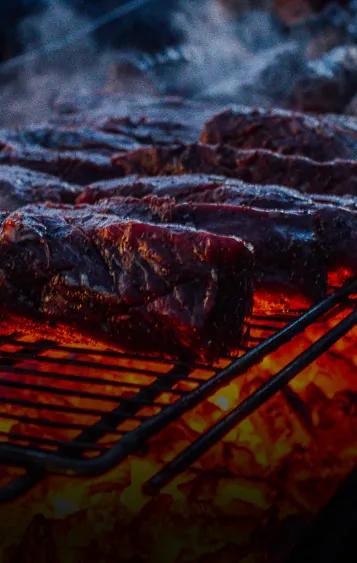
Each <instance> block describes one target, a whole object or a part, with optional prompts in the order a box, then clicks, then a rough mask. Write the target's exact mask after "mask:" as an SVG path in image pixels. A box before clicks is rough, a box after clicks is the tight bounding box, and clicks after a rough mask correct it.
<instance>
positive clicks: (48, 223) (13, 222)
mask: <svg viewBox="0 0 357 563" xmlns="http://www.w3.org/2000/svg"><path fill="white" fill-rule="evenodd" d="M1 216H2V225H1V234H0V261H1V276H0V303H1V311H2V312H3V313H10V314H15V315H16V314H21V315H25V316H27V317H28V318H30V319H31V318H33V319H35V320H36V319H38V320H40V321H43V322H56V323H63V324H65V325H67V326H70V327H72V328H74V329H80V330H82V331H84V333H88V334H90V335H92V336H94V337H96V338H98V339H100V340H102V341H109V342H112V343H115V344H116V345H117V346H120V347H123V348H125V349H127V350H132V351H135V352H146V353H151V354H165V355H167V356H173V357H177V356H179V357H181V358H184V359H189V360H192V359H199V360H202V361H212V360H214V359H215V358H218V357H219V356H220V355H222V354H224V353H225V352H227V351H229V350H230V349H232V348H235V347H237V346H238V345H239V343H240V339H241V336H242V331H243V322H244V320H245V319H246V317H247V315H249V312H250V308H251V299H252V283H251V279H252V264H253V253H252V250H251V249H250V248H249V247H248V246H247V245H246V244H245V243H243V242H242V241H240V240H238V239H236V238H233V237H226V236H217V235H215V234H208V233H205V232H196V231H193V230H192V229H189V228H185V227H179V226H175V227H174V226H170V227H168V226H158V225H156V226H155V225H151V224H149V223H146V222H145V223H144V222H136V221H132V220H124V219H119V218H118V217H116V216H114V215H113V214H110V213H101V214H99V213H96V212H95V210H94V209H83V210H78V209H77V210H74V211H73V209H67V210H66V209H49V208H48V207H46V206H28V207H25V208H23V209H22V210H20V211H18V212H14V213H2V214H1Z"/></svg>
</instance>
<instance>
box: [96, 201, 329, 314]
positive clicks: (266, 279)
mask: <svg viewBox="0 0 357 563" xmlns="http://www.w3.org/2000/svg"><path fill="white" fill-rule="evenodd" d="M94 207H95V209H96V210H98V211H99V210H101V211H102V212H103V213H107V212H111V213H116V214H117V215H118V216H122V217H130V218H133V219H137V220H147V221H150V222H155V223H158V224H160V223H167V224H180V225H185V226H188V227H194V228H196V229H202V230H204V231H209V232H212V233H216V234H219V235H225V236H227V235H231V236H236V237H239V238H242V239H243V240H246V241H248V242H249V243H251V244H252V245H253V248H254V254H255V268H254V280H255V286H256V289H258V290H262V293H263V294H264V295H265V301H266V303H267V306H268V307H270V308H272V309H279V308H280V309H281V308H284V307H288V306H289V305H290V303H291V298H292V296H296V295H297V294H298V295H299V296H300V297H301V298H302V300H305V304H306V303H311V302H314V301H316V300H318V299H320V298H321V297H323V295H324V294H325V291H326V280H327V271H326V261H325V255H324V250H323V245H322V242H321V238H320V237H318V234H317V230H316V217H315V215H314V213H309V212H308V211H306V210H305V209H302V210H296V209H295V210H294V209H290V210H287V211H286V210H277V209H257V208H248V207H243V206H236V205H225V204H224V205H221V204H202V203H176V202H175V201H174V200H172V199H171V200H170V199H169V198H166V199H165V198H155V197H145V198H143V199H135V198H112V199H110V200H103V201H100V202H99V203H97V204H95V205H94ZM89 208H90V207H89Z"/></svg>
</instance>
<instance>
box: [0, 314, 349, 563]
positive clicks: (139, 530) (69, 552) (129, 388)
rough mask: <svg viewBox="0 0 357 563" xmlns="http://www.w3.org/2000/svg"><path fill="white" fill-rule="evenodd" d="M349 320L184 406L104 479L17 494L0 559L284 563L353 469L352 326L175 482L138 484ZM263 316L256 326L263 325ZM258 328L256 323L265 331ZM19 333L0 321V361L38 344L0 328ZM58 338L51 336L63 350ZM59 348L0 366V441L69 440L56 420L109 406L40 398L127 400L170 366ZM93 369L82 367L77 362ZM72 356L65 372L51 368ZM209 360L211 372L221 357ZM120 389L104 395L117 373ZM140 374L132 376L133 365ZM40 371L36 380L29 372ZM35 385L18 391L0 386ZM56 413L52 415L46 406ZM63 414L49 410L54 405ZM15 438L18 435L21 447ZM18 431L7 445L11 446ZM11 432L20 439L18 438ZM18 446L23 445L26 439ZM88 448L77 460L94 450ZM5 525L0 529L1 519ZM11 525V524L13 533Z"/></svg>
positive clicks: (318, 327)
mask: <svg viewBox="0 0 357 563" xmlns="http://www.w3.org/2000/svg"><path fill="white" fill-rule="evenodd" d="M347 313H348V311H347V310H340V311H339V312H338V314H337V315H335V316H331V317H329V318H325V319H324V320H323V321H321V322H319V323H316V324H315V325H313V326H311V327H310V328H308V329H307V330H306V331H305V333H304V334H303V335H299V336H297V337H295V338H294V339H293V340H292V341H290V342H289V343H288V344H286V345H284V346H283V347H282V348H280V349H279V350H278V351H276V352H275V353H273V354H271V355H270V356H269V357H266V358H265V359H264V360H263V361H262V362H261V363H260V364H259V365H257V366H255V367H254V368H252V369H250V370H249V372H247V373H246V374H245V375H244V376H240V377H237V378H236V379H235V380H234V381H232V382H231V383H229V384H228V385H226V386H225V387H223V388H221V389H220V390H219V391H218V392H216V393H215V394H214V395H213V396H211V397H210V398H209V399H208V400H205V401H203V402H202V403H200V404H199V405H198V406H197V407H196V408H194V409H193V410H191V411H189V412H186V414H184V416H182V418H181V419H180V420H179V421H176V422H174V423H172V424H170V425H169V426H167V427H166V428H165V429H164V430H162V431H161V433H160V434H157V435H156V436H154V437H153V438H151V439H150V440H149V443H148V444H143V447H142V450H141V451H139V452H137V453H136V455H132V456H130V457H129V458H128V459H126V460H125V461H123V462H121V463H120V464H119V466H118V467H116V468H115V469H112V470H111V471H109V472H108V473H107V474H105V475H102V476H100V477H95V478H86V479H83V478H70V477H67V476H51V477H47V478H46V479H43V480H42V481H41V482H39V483H38V484H37V485H36V486H34V487H33V488H32V490H30V491H29V492H28V493H26V494H23V495H22V496H20V497H19V498H18V499H17V500H15V501H13V502H12V503H10V504H6V505H2V506H1V507H0V512H1V514H0V516H1V522H2V523H3V525H2V528H3V530H2V534H3V537H2V538H1V542H0V543H1V547H2V553H1V555H0V560H1V561H4V563H17V562H19V561H21V562H22V561H26V562H27V561H36V562H37V561H38V562H43V561H46V562H47V561H48V562H50V561H51V562H52V561H55V562H59V563H64V562H66V563H68V562H70V563H82V562H84V561H85V562H86V563H91V562H92V561H93V562H94V561H95V562H99V561H100V562H108V563H109V562H110V563H112V562H119V561H120V562H126V563H134V562H135V563H137V562H143V563H144V562H145V563H146V562H147V563H168V562H171V563H186V562H198V563H211V562H213V561H214V562H216V561H218V560H219V561H221V562H224V563H233V562H234V563H237V562H238V561H239V562H242V563H261V562H266V561H274V563H278V562H280V561H281V562H283V561H284V558H285V557H286V554H287V553H288V552H289V550H290V549H291V547H292V545H293V544H294V542H295V541H296V540H297V539H298V537H299V535H300V534H301V531H302V530H303V529H304V527H305V526H307V525H308V523H309V522H310V521H311V518H312V517H313V516H314V515H315V514H316V513H317V512H318V510H319V509H320V508H321V507H322V506H323V505H324V504H325V503H326V502H327V501H328V499H329V498H330V497H331V495H332V494H333V492H334V491H335V489H336V487H337V486H338V484H339V483H340V482H341V481H342V480H343V479H344V478H345V477H346V476H347V474H348V473H349V472H350V471H351V470H352V469H353V467H354V466H355V465H356V463H357V447H356V440H355V436H356V433H357V400H356V398H357V377H356V375H357V368H356V364H357V328H356V329H353V330H352V331H350V333H348V334H347V336H345V337H344V338H343V339H341V340H340V341H339V342H338V343H337V344H336V345H334V346H333V347H332V348H331V349H330V350H329V352H327V353H325V354H324V355H323V356H321V358H320V359H318V360H317V361H315V362H314V363H313V364H312V365H310V366H309V367H308V368H307V369H306V370H305V371H304V372H302V373H300V374H299V376H297V377H296V378H295V379H294V380H293V381H292V383H291V384H290V385H289V386H288V387H287V388H285V389H284V390H283V391H281V392H279V393H278V394H277V395H275V396H274V397H273V398H272V399H271V400H270V401H268V402H267V403H266V404H265V405H264V406H263V407H261V408H260V409H259V410H258V411H256V412H255V413H254V414H253V415H251V416H250V417H249V418H247V419H246V420H245V421H244V422H242V423H241V424H240V425H238V426H237V427H236V428H234V429H233V430H232V431H230V432H229V433H228V434H227V435H226V437H225V438H224V439H223V440H222V441H220V442H218V443H217V444H216V445H214V446H213V447H212V448H211V449H210V450H209V451H207V452H206V453H205V454H204V455H203V456H202V457H201V458H200V459H199V460H198V461H197V462H196V463H195V464H194V465H193V466H192V467H190V468H189V469H188V470H187V471H185V472H184V473H182V474H181V475H180V476H179V477H176V478H175V479H174V480H173V481H172V482H171V483H170V484H169V485H168V486H167V487H166V488H165V489H163V490H162V492H161V493H158V494H157V495H155V496H153V497H149V496H145V495H144V493H143V492H142V485H143V484H144V483H145V482H146V481H147V480H148V479H149V478H150V477H151V476H153V475H154V474H155V473H157V471H158V470H159V469H160V468H162V467H163V465H164V464H166V463H167V462H169V461H170V460H172V459H173V458H175V457H176V456H177V454H178V453H180V452H181V451H183V450H184V449H185V448H187V447H188V446H189V445H190V444H191V443H193V442H194V441H195V440H196V439H197V438H198V437H199V436H200V435H201V434H202V432H205V431H206V430H207V429H209V428H210V427H211V426H212V425H213V424H214V423H215V422H217V421H218V420H220V419H221V418H223V417H224V416H225V415H226V414H227V413H228V412H229V411H230V410H231V409H232V408H234V407H235V406H236V405H237V404H238V403H239V402H240V401H242V399H244V398H245V397H247V396H248V394H249V393H251V392H252V391H253V390H254V389H256V388H257V387H258V386H259V385H260V384H261V383H262V382H263V381H265V380H267V379H268V378H269V377H271V375H272V374H275V373H277V372H278V371H279V370H280V369H281V368H282V367H284V366H285V365H286V364H287V363H288V362H289V361H291V360H292V359H293V357H295V356H297V355H298V354H299V353H301V352H302V351H303V350H305V349H306V348H307V347H308V346H309V345H310V344H311V343H313V342H315V341H316V340H317V339H318V338H319V337H320V335H322V334H324V333H325V332H326V330H327V329H328V328H329V327H330V326H333V325H334V324H335V323H336V322H338V320H340V319H341V318H342V317H344V316H345V315H346V314H347ZM262 322H263V321H262ZM266 322H267V321H266V320H265V321H264V323H265V324H266ZM14 330H16V331H17V330H18V325H17V326H16V327H15V326H14V323H13V322H12V323H11V322H7V323H5V322H4V323H3V327H2V334H3V338H2V340H1V341H0V344H1V347H0V350H1V354H4V353H5V355H6V353H11V352H16V351H17V352H18V351H19V350H21V349H22V347H23V344H24V343H26V342H27V343H28V342H30V343H31V342H32V343H33V342H34V341H36V340H38V338H39V336H38V335H37V334H36V336H35V335H34V333H32V334H31V333H28V334H27V335H26V336H24V335H22V336H20V335H18V336H16V344H14V343H11V344H9V342H8V341H7V340H6V338H5V336H6V334H10V333H13V332H14ZM266 336H267V332H266V331H265V330H262V329H259V328H255V330H254V331H252V340H251V344H254V342H258V341H259V339H261V338H265V337H266ZM62 344H63V342H62ZM65 344H66V346H69V347H71V346H72V347H73V352H71V351H70V350H68V349H66V350H62V349H61V350H58V351H56V352H55V351H53V350H52V351H51V352H50V353H49V352H43V353H42V354H40V359H37V360H36V358H31V357H30V356H28V357H26V355H24V357H23V359H22V361H19V362H18V363H17V364H16V368H18V369H17V370H14V369H13V367H12V368H11V369H10V368H9V367H8V366H6V364H5V363H2V364H1V381H2V382H3V383H4V382H5V385H4V386H2V387H1V397H2V402H1V421H0V425H1V433H0V439H1V441H8V440H9V435H11V436H12V437H11V441H13V442H16V439H17V442H16V443H18V444H22V445H31V446H32V447H33V446H34V445H35V446H36V439H41V438H45V440H47V443H45V444H43V445H42V448H43V449H46V448H47V449H48V450H54V449H55V448H56V446H55V445H53V444H52V442H51V441H52V440H62V441H66V440H69V439H73V438H74V437H75V436H76V435H78V434H79V432H80V430H79V429H78V428H77V429H76V428H75V427H72V428H66V424H69V425H71V424H72V425H74V426H75V425H79V426H86V425H90V424H93V423H95V422H96V421H97V420H98V416H95V415H94V414H85V413H83V414H78V413H75V412H70V409H71V408H72V409H76V408H81V409H87V411H88V412H89V411H90V410H91V409H92V411H93V412H95V411H96V410H97V411H98V412H99V411H103V410H104V411H106V412H108V411H110V410H111V409H113V408H114V407H115V406H116V405H117V403H116V402H115V400H113V401H112V402H111V401H109V400H100V399H93V398H83V397H76V396H75V393H73V395H72V396H69V395H68V394H61V393H57V394H56V395H54V394H53V393H51V392H50V390H49V391H46V392H44V391H43V392H42V391H40V388H41V386H44V385H46V386H47V387H50V386H54V387H57V388H58V389H66V390H72V391H76V390H77V391H78V390H79V391H83V390H87V391H88V390H90V391H91V392H93V393H95V392H98V393H99V392H100V393H102V394H103V393H104V394H106V395H111V394H112V395H113V396H114V395H116V396H118V395H122V396H125V397H131V396H133V395H134V394H135V393H137V392H138V390H139V389H140V387H142V386H143V385H144V384H146V385H148V384H150V383H152V381H154V380H155V375H154V372H155V371H157V372H159V371H161V372H166V371H168V370H169V368H170V364H168V363H166V364H162V363H158V362H155V360H152V361H146V362H143V361H139V360H137V359H133V360H128V359H123V358H114V357H110V356H108V357H105V356H103V355H101V352H102V351H103V349H104V347H99V346H98V348H97V349H96V352H97V354H95V353H94V352H93V343H88V342H84V341H82V342H81V344H80V339H79V337H78V339H77V340H76V342H75V343H73V342H72V343H71V342H70V341H69V340H68V339H67V341H66V342H65ZM79 345H81V347H82V348H85V347H87V348H88V350H90V355H89V359H90V360H91V361H92V362H94V363H97V364H98V366H97V367H87V368H86V369H85V370H83V367H82V366H81V361H83V359H84V358H85V360H86V361H88V355H85V354H84V351H83V352H81V353H79V352H78V347H79ZM68 358H69V359H70V360H71V361H72V360H75V361H78V366H77V367H76V365H75V364H71V365H67V364H66V362H62V363H61V362H60V363H59V364H56V362H55V360H66V359H68ZM229 361H230V360H229V359H225V360H222V362H221V365H225V364H227V363H228V362H229ZM113 364H115V365H116V366H117V367H118V370H119V368H125V370H124V371H120V378H121V383H122V386H120V387H115V386H114V385H113V384H111V382H115V381H116V380H117V378H118V377H119V376H118V373H119V372H118V371H115V370H113V369H112V368H110V369H109V368H108V369H107V370H106V369H105V367H104V369H103V366H105V365H107V366H113ZM54 368H55V371H56V372H59V373H61V374H63V375H64V376H65V375H71V376H73V375H75V376H76V378H75V379H65V378H64V379H63V380H62V379H58V380H56V381H53V380H52V379H51V378H49V377H47V376H46V374H47V373H48V372H51V371H53V370H54ZM143 369H145V370H147V371H149V372H150V373H151V375H147V374H146V375H143V374H140V372H138V370H143ZM213 373H214V371H213V370H210V369H206V368H197V369H196V370H195V371H194V372H193V373H192V374H191V377H190V378H188V380H187V381H186V382H180V383H177V384H176V385H174V387H173V389H172V392H167V393H162V394H161V396H158V397H157V400H156V401H157V403H160V404H161V405H163V404H168V403H171V402H174V401H176V400H177V399H178V398H179V397H180V396H181V395H180V392H181V391H188V390H191V389H193V388H195V387H196V386H197V385H199V381H200V380H204V379H207V378H209V377H211V376H212V375H213ZM41 374H43V375H41ZM84 376H86V377H91V378H99V377H101V378H103V377H104V376H105V378H106V380H107V383H106V385H105V386H103V385H101V386H100V385H99V384H98V385H97V384H95V383H88V382H85V383H84V382H81V377H84ZM17 381H21V382H22V383H28V384H36V386H37V387H38V388H37V389H36V388H35V387H31V386H30V387H29V388H28V389H26V390H20V389H18V388H16V387H11V386H6V382H17ZM19 398H22V399H27V400H29V401H33V402H40V403H41V404H42V405H43V406H42V408H41V409H35V408H32V409H31V408H30V407H29V406H27V407H24V406H20V405H19V404H16V401H17V402H18V399H19ZM46 405H55V406H57V407H58V410H47V409H46ZM62 407H64V408H63V409H62V410H61V408H62ZM160 408H161V407H160V405H159V404H157V406H142V408H140V409H139V410H138V411H137V413H136V418H134V420H131V421H127V422H123V423H121V424H120V425H119V426H118V427H117V428H116V431H115V432H114V433H113V434H111V435H106V436H105V438H103V439H100V440H99V441H98V443H97V445H99V446H101V447H102V448H107V447H109V446H110V445H111V444H113V443H114V442H115V441H117V440H118V439H119V438H120V436H121V435H122V434H123V433H124V432H128V431H130V430H131V429H133V428H135V427H136V426H137V425H139V424H140V422H141V420H142V419H143V418H145V417H149V416H151V415H152V414H155V413H157V412H159V410H160ZM26 417H30V418H31V419H35V418H36V417H37V418H38V419H39V422H40V421H41V419H42V420H43V419H50V420H51V421H52V422H54V423H56V422H57V423H63V425H62V426H63V427H61V425H59V427H55V425H54V426H53V427H49V426H44V425H37V424H36V420H34V423H33V424H29V422H28V419H27V418H26ZM24 436H25V437H27V440H25V439H24ZM16 437H17V438H16ZM21 437H22V438H21ZM31 440H35V441H34V442H33V441H31ZM100 453H101V451H96V450H93V451H92V452H91V453H89V454H87V455H100ZM21 471H22V470H21V469H9V468H4V467H3V468H2V469H1V470H0V482H1V484H2V485H3V484H4V483H6V482H8V481H9V480H11V479H12V478H13V477H14V476H15V475H17V474H20V473H21ZM6 522H7V523H8V524H6ZM14 523H16V525H14Z"/></svg>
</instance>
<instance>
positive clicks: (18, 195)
mask: <svg viewBox="0 0 357 563" xmlns="http://www.w3.org/2000/svg"><path fill="white" fill-rule="evenodd" d="M80 193H81V188H80V187H79V186H76V185H73V184H67V183H66V182H61V181H59V180H58V178H56V177H54V176H50V175H49V174H42V173H40V172H33V171H31V170H26V169H24V168H21V167H19V166H5V165H4V166H0V210H2V211H14V210H15V209H18V208H19V207H22V206H23V205H27V204H29V203H35V202H44V201H51V202H54V203H55V202H57V203H74V202H75V199H76V197H78V196H79V194H80Z"/></svg>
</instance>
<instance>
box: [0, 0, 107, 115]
mask: <svg viewBox="0 0 357 563" xmlns="http://www.w3.org/2000/svg"><path fill="white" fill-rule="evenodd" d="M88 24H89V21H88V20H87V19H86V18H85V17H84V16H79V15H78V14H75V13H74V12H73V10H72V9H71V8H70V7H69V6H68V5H66V4H65V3H63V2H62V3H59V2H57V1H56V0H48V1H47V7H46V10H45V11H44V13H42V14H41V15H36V16H32V17H28V18H26V19H24V21H23V22H22V24H21V26H20V29H19V34H20V38H21V42H22V44H23V45H24V46H25V53H24V55H23V56H22V58H25V59H26V57H27V55H28V54H31V53H35V52H36V51H38V52H41V53H42V55H41V56H38V57H37V56H34V57H28V60H26V61H25V63H24V64H23V65H20V66H19V67H18V68H16V67H15V70H14V71H11V72H10V73H8V76H6V77H5V80H4V79H3V80H4V84H3V86H2V87H1V90H0V122H2V123H6V122H11V124H22V123H36V122H41V121H44V120H46V118H47V117H48V116H49V114H50V112H51V107H52V102H53V101H54V100H55V99H57V98H59V97H62V98H65V97H66V95H70V93H72V92H76V94H77V95H78V97H80V96H85V95H86V94H89V93H90V92H92V91H93V90H96V89H97V88H98V87H99V85H101V84H103V81H104V80H105V75H106V72H107V68H108V66H109V64H110V62H111V61H112V60H113V58H114V55H113V53H112V52H111V51H110V50H109V49H106V50H105V51H104V52H103V51H101V50H99V49H98V46H97V45H96V43H95V41H94V40H93V39H92V38H91V37H90V36H89V35H87V36H86V37H82V38H80V39H79V40H78V41H76V43H75V44H74V45H73V44H69V45H68V46H64V47H63V48H62V49H59V50H55V51H53V52H51V51H50V50H49V52H48V53H46V49H47V48H48V47H49V46H51V45H53V44H54V43H55V42H56V41H60V40H63V39H64V38H66V37H71V36H72V35H73V34H75V33H76V32H78V30H79V29H82V28H83V27H84V26H88ZM20 58H21V57H20ZM2 78H3V77H2ZM6 79H7V82H6Z"/></svg>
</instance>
